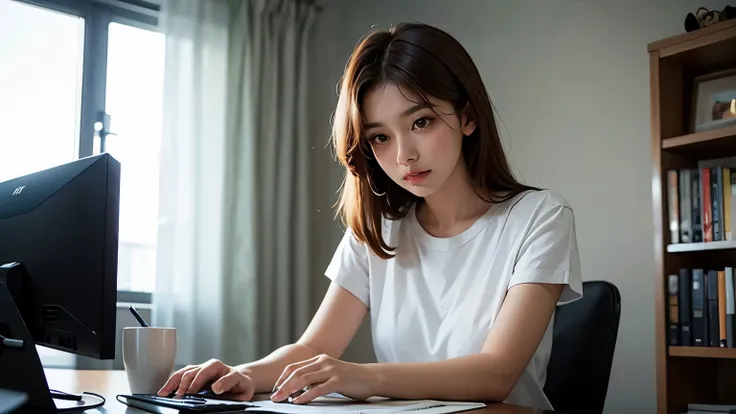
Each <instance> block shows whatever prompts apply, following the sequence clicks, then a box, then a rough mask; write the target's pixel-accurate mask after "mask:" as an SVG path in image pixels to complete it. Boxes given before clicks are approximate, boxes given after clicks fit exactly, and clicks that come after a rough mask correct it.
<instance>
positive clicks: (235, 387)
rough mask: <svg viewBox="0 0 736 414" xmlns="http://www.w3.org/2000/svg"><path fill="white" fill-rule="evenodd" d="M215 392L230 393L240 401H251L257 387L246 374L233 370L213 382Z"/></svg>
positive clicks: (229, 394)
mask: <svg viewBox="0 0 736 414" xmlns="http://www.w3.org/2000/svg"><path fill="white" fill-rule="evenodd" d="M212 391H214V392H215V394H218V395H219V394H226V393H227V394H228V396H232V398H233V399H235V400H239V401H250V400H251V399H252V398H253V394H254V392H255V387H254V385H253V381H252V380H251V379H250V378H248V377H246V376H245V375H243V374H241V373H239V372H237V371H233V372H231V373H229V374H227V375H225V376H223V377H221V378H220V379H218V380H217V381H215V382H213V383H212Z"/></svg>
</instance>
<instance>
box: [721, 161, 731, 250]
mask: <svg viewBox="0 0 736 414" xmlns="http://www.w3.org/2000/svg"><path fill="white" fill-rule="evenodd" d="M731 191H732V190H731V168H729V167H723V187H722V190H721V193H722V196H723V234H724V238H723V240H733V229H732V228H731V227H732V224H731V223H732V221H733V215H732V213H731Z"/></svg>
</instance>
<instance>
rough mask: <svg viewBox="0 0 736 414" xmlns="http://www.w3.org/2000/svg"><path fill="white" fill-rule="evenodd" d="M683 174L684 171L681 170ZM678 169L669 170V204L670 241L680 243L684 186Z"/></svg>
mask: <svg viewBox="0 0 736 414" xmlns="http://www.w3.org/2000/svg"><path fill="white" fill-rule="evenodd" d="M679 174H682V171H680V172H679ZM678 178H679V177H678V171H677V170H670V171H667V195H668V198H667V204H668V210H669V223H670V243H680V216H681V215H680V203H679V200H680V199H681V198H682V196H683V192H682V190H683V188H682V187H683V186H682V185H678V181H680V180H678Z"/></svg>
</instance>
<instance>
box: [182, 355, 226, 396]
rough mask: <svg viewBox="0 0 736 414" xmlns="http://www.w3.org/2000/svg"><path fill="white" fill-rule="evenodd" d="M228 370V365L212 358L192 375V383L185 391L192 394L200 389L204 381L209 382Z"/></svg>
mask: <svg viewBox="0 0 736 414" xmlns="http://www.w3.org/2000/svg"><path fill="white" fill-rule="evenodd" d="M228 372H229V369H228V367H227V366H226V365H225V364H223V363H222V362H220V361H217V360H213V361H210V362H207V363H206V364H204V365H203V366H202V369H200V370H199V372H197V375H195V376H194V379H193V380H192V383H191V384H190V385H189V389H188V390H187V393H188V394H194V393H196V392H199V390H200V389H202V387H203V386H204V385H205V384H206V383H208V382H211V381H212V380H213V379H217V378H219V377H221V376H223V375H226V374H227V373H228Z"/></svg>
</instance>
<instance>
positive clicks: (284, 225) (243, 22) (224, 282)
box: [154, 0, 315, 365]
mask: <svg viewBox="0 0 736 414" xmlns="http://www.w3.org/2000/svg"><path fill="white" fill-rule="evenodd" d="M162 13H163V15H164V17H163V19H162V26H163V28H164V32H165V34H166V36H167V48H166V51H167V56H166V86H165V104H164V114H165V115H164V134H163V136H164V139H163V143H162V156H161V165H162V169H161V190H160V192H161V207H160V213H161V214H160V216H161V223H160V234H159V251H158V274H157V280H156V292H155V294H154V305H155V309H154V320H155V322H156V323H157V324H158V325H162V326H163V325H166V326H174V327H176V328H177V330H178V335H179V340H178V344H179V351H178V352H177V365H183V364H191V363H198V362H203V361H205V360H207V359H209V358H219V359H222V360H223V361H225V362H226V363H229V364H238V363H242V362H245V361H250V360H253V359H256V358H259V357H262V356H264V355H266V354H267V353H269V352H270V351H272V350H273V349H275V348H276V347H278V346H281V345H284V344H286V343H289V342H293V341H294V340H296V338H298V336H299V335H300V334H301V332H303V330H304V328H306V325H307V323H308V322H309V319H310V317H311V315H309V314H308V313H309V309H310V293H311V292H310V288H309V286H310V283H309V281H310V279H311V277H312V275H311V274H310V273H309V269H311V263H310V257H311V247H310V246H311V244H310V243H309V236H310V226H309V224H310V223H309V217H308V212H309V208H310V176H311V175H312V173H311V169H312V167H311V165H310V163H309V160H310V158H309V155H310V152H309V148H310V137H309V135H308V119H307V112H308V108H307V96H306V93H307V83H306V82H307V80H308V74H307V58H308V56H307V46H308V42H309V37H310V30H311V27H312V23H313V20H314V17H315V10H314V7H313V6H309V5H306V4H300V3H297V2H295V1H293V0H245V1H240V0H232V1H227V0H209V1H206V2H202V1H197V0H165V1H164V2H163V3H162Z"/></svg>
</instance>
